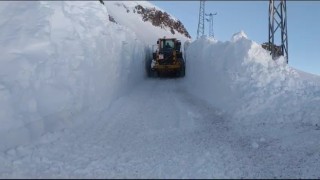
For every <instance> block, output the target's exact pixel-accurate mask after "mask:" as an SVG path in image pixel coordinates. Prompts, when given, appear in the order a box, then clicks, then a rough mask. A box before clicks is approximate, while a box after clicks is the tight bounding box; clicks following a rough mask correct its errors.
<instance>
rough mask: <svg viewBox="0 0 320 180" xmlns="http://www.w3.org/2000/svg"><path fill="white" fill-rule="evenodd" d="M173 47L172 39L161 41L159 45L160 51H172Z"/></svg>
mask: <svg viewBox="0 0 320 180" xmlns="http://www.w3.org/2000/svg"><path fill="white" fill-rule="evenodd" d="M173 47H174V41H173V40H172V39H166V40H162V41H161V43H160V49H161V50H163V49H164V50H166V49H172V48H173Z"/></svg>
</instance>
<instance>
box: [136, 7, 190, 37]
mask: <svg viewBox="0 0 320 180" xmlns="http://www.w3.org/2000/svg"><path fill="white" fill-rule="evenodd" d="M133 12H137V13H138V14H141V16H142V20H143V21H150V22H151V23H152V25H154V26H157V27H161V28H164V27H169V28H170V31H171V33H172V34H175V31H177V32H179V33H181V34H183V35H185V36H186V37H188V38H191V36H190V34H189V33H188V31H187V30H186V28H185V27H184V25H183V24H182V23H181V21H179V20H177V21H176V20H174V19H172V18H171V17H170V15H169V14H168V13H166V12H162V11H160V10H157V9H156V8H145V7H143V6H141V5H137V6H135V10H134V11H133Z"/></svg>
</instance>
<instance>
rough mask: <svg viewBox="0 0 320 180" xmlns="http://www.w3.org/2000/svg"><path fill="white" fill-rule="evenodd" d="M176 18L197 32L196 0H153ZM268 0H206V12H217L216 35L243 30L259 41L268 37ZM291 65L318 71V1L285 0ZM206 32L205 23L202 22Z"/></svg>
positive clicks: (220, 37) (227, 36)
mask: <svg viewBox="0 0 320 180" xmlns="http://www.w3.org/2000/svg"><path fill="white" fill-rule="evenodd" d="M152 3H153V4H155V5H156V6H158V7H160V8H161V9H164V10H165V11H167V12H168V13H170V14H172V15H173V16H175V17H176V18H178V19H179V20H180V21H181V22H182V23H183V24H184V25H185V27H186V28H187V29H188V31H189V33H190V35H191V36H192V38H193V39H195V38H196V36H197V27H198V14H199V6H200V3H199V1H152ZM268 8H269V1H206V12H207V13H210V12H213V13H214V12H217V13H218V15H216V16H214V20H213V21H214V22H213V26H214V27H213V28H214V34H215V38H216V39H218V40H220V41H227V40H230V38H231V36H232V35H233V34H234V33H236V32H239V31H240V30H243V31H244V32H245V33H246V34H247V35H248V37H249V39H251V40H253V41H256V42H258V43H263V42H267V41H268ZM287 16H288V17H287V18H288V19H287V21H288V22H287V23H288V43H289V45H288V49H289V64H290V66H292V67H294V68H296V69H300V70H303V71H306V72H309V73H313V74H318V75H320V45H318V44H319V43H320V20H319V19H320V1H318V2H317V1H287ZM205 28H206V29H205V34H208V24H206V26H205Z"/></svg>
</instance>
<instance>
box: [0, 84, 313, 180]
mask: <svg viewBox="0 0 320 180" xmlns="http://www.w3.org/2000/svg"><path fill="white" fill-rule="evenodd" d="M180 81H182V79H148V80H146V81H144V82H143V83H141V84H140V85H138V86H137V87H136V88H135V89H128V93H127V94H126V95H125V96H122V97H120V98H119V99H118V100H117V101H115V102H114V103H113V104H112V106H111V107H110V108H107V109H106V110H105V111H104V112H101V113H99V114H96V115H95V116H91V117H88V120H87V121H86V122H85V123H83V124H81V125H78V126H76V127H73V128H72V129H65V130H63V131H59V132H55V133H51V134H46V135H45V136H43V137H42V138H41V140H40V141H38V142H37V143H33V144H31V145H27V146H20V147H17V148H15V149H11V150H9V151H7V152H5V153H4V154H0V161H1V166H2V167H1V168H0V177H1V178H19V177H20V178H21V177H24V178H93V177H95V178H230V177H233V178H241V177H247V178H248V177H256V178H257V177H275V176H276V177H280V176H282V175H283V177H290V176H291V175H293V177H297V176H296V175H297V174H292V172H296V171H297V170H299V169H298V168H299V167H296V169H295V168H291V169H290V168H289V169H290V171H287V172H286V171H282V170H283V169H284V168H286V167H287V166H290V165H288V164H287V163H280V160H279V159H278V160H276V159H275V158H270V157H272V156H273V155H272V153H271V150H270V149H269V150H270V151H269V150H267V149H263V148H261V149H258V148H253V147H252V144H250V143H248V142H250V141H251V140H250V137H249V136H245V135H241V136H240V135H239V134H237V132H238V131H236V130H235V129H234V127H232V125H231V124H230V123H229V120H228V116H227V115H225V114H223V113H221V112H219V111H218V110H216V109H214V108H213V107H212V106H210V105H208V104H206V103H205V102H203V101H201V100H199V99H196V98H194V97H192V96H191V95H189V94H187V93H186V92H184V90H183V89H182V88H181V86H180ZM264 141H266V140H264ZM276 153H278V154H279V153H280V152H279V151H277V152H276ZM268 157H269V161H268ZM279 157H280V156H279ZM264 159H267V161H266V162H263V160H264ZM289 159H290V158H289ZM316 162H317V161H316ZM270 163H272V164H270ZM273 163H275V164H273ZM276 163H277V164H276ZM269 165H271V166H269ZM268 167H269V168H268ZM271 167H272V168H273V169H270V168H271ZM273 170H278V171H273ZM300 170H301V169H300ZM282 173H285V174H282ZM286 173H288V174H286ZM290 173H291V174H290ZM298 173H299V171H298ZM300 175H301V174H300Z"/></svg>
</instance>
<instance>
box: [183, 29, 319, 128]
mask: <svg viewBox="0 0 320 180" xmlns="http://www.w3.org/2000/svg"><path fill="white" fill-rule="evenodd" d="M186 56H187V70H186V72H187V74H186V79H185V84H186V88H187V89H188V90H189V92H190V93H192V94H195V95H196V96H198V97H200V98H202V99H206V100H207V101H209V102H210V103H211V104H213V105H214V106H216V107H218V108H220V109H221V110H223V111H225V112H227V113H229V114H232V115H233V116H234V118H235V119H238V120H239V122H241V123H245V122H247V123H253V122H257V123H265V122H269V123H283V122H291V123H293V122H295V123H307V124H313V125H316V124H319V123H320V115H319V113H318V112H320V107H319V106H318V105H317V104H320V98H319V95H320V78H319V77H318V76H315V75H311V74H307V73H303V72H299V71H297V70H295V69H293V68H291V67H290V66H289V65H287V64H286V63H285V60H284V58H283V57H280V58H279V59H278V60H276V61H274V60H272V58H271V56H270V54H269V52H268V51H266V50H265V49H263V48H262V47H261V45H260V44H258V43H256V42H254V41H251V40H249V39H248V38H247V36H246V34H245V33H244V32H243V31H241V32H239V33H236V34H234V35H233V36H232V38H231V40H230V41H227V42H221V41H217V40H215V39H211V38H206V37H202V38H201V39H199V40H196V41H195V42H193V43H191V44H190V46H189V47H188V51H187V55H186Z"/></svg>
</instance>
